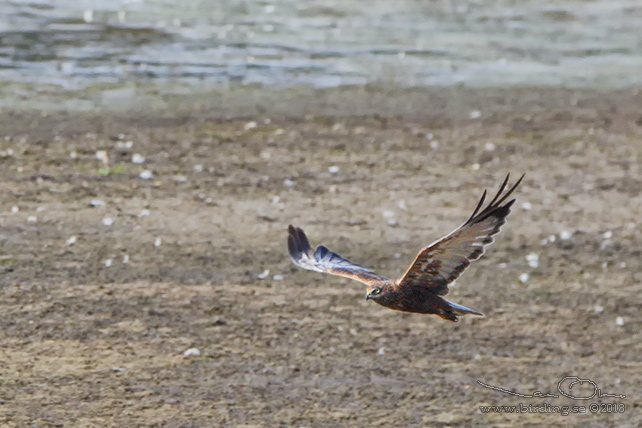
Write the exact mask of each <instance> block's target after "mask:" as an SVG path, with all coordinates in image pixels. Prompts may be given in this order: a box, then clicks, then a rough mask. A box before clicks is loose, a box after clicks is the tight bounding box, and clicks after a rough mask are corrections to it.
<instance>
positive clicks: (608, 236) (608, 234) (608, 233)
mask: <svg viewBox="0 0 642 428" xmlns="http://www.w3.org/2000/svg"><path fill="white" fill-rule="evenodd" d="M612 237H613V232H611V231H610V230H609V231H607V232H604V233H603V234H602V238H603V239H611V238H612Z"/></svg>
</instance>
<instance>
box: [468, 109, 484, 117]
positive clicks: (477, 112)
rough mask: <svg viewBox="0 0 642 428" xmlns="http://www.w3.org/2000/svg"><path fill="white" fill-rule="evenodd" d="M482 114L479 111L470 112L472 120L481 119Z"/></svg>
mask: <svg viewBox="0 0 642 428" xmlns="http://www.w3.org/2000/svg"><path fill="white" fill-rule="evenodd" d="M481 115H482V113H481V111H479V110H473V111H471V112H470V118H471V119H479V118H480V117H481Z"/></svg>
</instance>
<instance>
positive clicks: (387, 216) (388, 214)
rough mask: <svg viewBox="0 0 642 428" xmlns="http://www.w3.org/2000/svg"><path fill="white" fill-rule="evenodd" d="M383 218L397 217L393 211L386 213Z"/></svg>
mask: <svg viewBox="0 0 642 428" xmlns="http://www.w3.org/2000/svg"><path fill="white" fill-rule="evenodd" d="M383 216H384V218H392V217H394V216H395V213H394V212H393V211H384V212H383Z"/></svg>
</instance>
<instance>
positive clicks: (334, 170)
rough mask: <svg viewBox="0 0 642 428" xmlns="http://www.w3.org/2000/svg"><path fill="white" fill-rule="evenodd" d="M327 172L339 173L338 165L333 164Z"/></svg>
mask: <svg viewBox="0 0 642 428" xmlns="http://www.w3.org/2000/svg"><path fill="white" fill-rule="evenodd" d="M328 172H329V173H330V174H338V173H339V167H338V166H336V165H333V166H331V167H330V168H328Z"/></svg>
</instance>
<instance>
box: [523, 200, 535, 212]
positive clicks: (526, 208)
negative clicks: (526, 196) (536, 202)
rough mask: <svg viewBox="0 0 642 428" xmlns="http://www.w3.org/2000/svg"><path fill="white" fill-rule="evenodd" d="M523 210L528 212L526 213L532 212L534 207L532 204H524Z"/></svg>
mask: <svg viewBox="0 0 642 428" xmlns="http://www.w3.org/2000/svg"><path fill="white" fill-rule="evenodd" d="M522 209H523V210H526V211H530V210H532V209H533V205H531V203H530V202H524V203H523V204H522Z"/></svg>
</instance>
